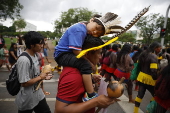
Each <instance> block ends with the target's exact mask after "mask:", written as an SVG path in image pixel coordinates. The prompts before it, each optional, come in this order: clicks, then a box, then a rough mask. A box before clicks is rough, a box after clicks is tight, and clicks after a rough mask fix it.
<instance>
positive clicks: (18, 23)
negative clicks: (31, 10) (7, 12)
mask: <svg viewBox="0 0 170 113" xmlns="http://www.w3.org/2000/svg"><path fill="white" fill-rule="evenodd" d="M26 25H27V23H26V22H25V20H24V19H22V18H20V19H18V20H16V21H14V23H13V26H15V28H16V30H18V31H21V30H22V29H24V28H25V27H26Z"/></svg>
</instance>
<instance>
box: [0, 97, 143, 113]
mask: <svg viewBox="0 0 170 113" xmlns="http://www.w3.org/2000/svg"><path fill="white" fill-rule="evenodd" d="M119 99H120V100H121V101H118V104H119V106H120V107H121V108H122V110H123V111H124V112H125V113H133V109H134V105H135V104H133V103H129V102H128V101H129V100H128V98H127V97H126V96H125V95H122V96H121V97H119ZM46 100H47V101H52V102H55V101H56V98H46ZM13 101H15V98H4V99H0V102H13ZM139 113H144V112H143V111H142V110H141V109H139Z"/></svg>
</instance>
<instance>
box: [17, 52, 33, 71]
mask: <svg viewBox="0 0 170 113" xmlns="http://www.w3.org/2000/svg"><path fill="white" fill-rule="evenodd" d="M20 56H26V57H27V58H28V59H29V60H30V63H31V66H30V68H32V64H33V61H32V58H31V57H30V55H29V54H28V53H27V52H22V54H21V55H20Z"/></svg>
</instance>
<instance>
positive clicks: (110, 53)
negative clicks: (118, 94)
mask: <svg viewBox="0 0 170 113" xmlns="http://www.w3.org/2000/svg"><path fill="white" fill-rule="evenodd" d="M117 17H118V15H116V14H114V13H110V12H109V13H106V15H104V16H100V15H96V16H94V17H93V18H91V19H90V21H89V22H80V23H77V24H75V25H72V26H71V27H69V28H68V29H67V30H66V32H65V33H64V34H63V35H62V37H61V39H60V41H59V42H58V44H57V45H56V47H55V51H54V59H55V61H56V63H57V64H58V65H59V66H63V70H62V72H61V74H60V77H59V82H58V92H57V94H56V103H55V111H54V112H55V113H68V112H72V113H79V112H86V113H94V112H95V108H96V107H98V108H106V107H108V106H109V105H111V104H113V103H114V102H116V101H118V100H117V99H115V98H109V97H108V96H106V95H98V93H97V91H96V90H95V89H94V85H96V84H100V79H101V78H102V77H103V78H105V82H111V81H113V80H117V81H119V80H120V79H121V78H122V77H124V78H125V80H124V83H125V87H126V88H127V93H128V98H129V102H130V103H134V113H138V110H139V107H140V103H141V102H142V99H143V97H144V95H145V92H146V90H148V91H149V92H150V93H151V95H152V96H153V98H152V99H151V102H152V101H155V102H156V103H157V106H156V107H155V108H154V109H155V113H165V112H166V111H167V110H168V109H170V97H169V94H170V91H169V90H168V89H169V86H170V82H169V81H170V77H169V66H170V64H169V62H170V57H169V55H170V54H169V53H168V51H169V50H170V49H166V50H165V51H163V52H162V46H161V45H160V43H158V42H153V43H151V44H150V45H148V46H140V45H133V44H129V43H125V44H124V45H123V46H122V47H121V45H120V44H116V43H114V44H110V45H107V46H105V47H104V48H98V49H93V50H91V51H88V52H87V53H86V54H85V55H84V56H83V57H81V58H77V57H76V56H77V55H78V54H80V53H81V51H82V50H86V49H89V48H93V47H96V46H100V45H102V44H104V42H103V41H102V40H101V38H100V37H101V36H103V35H106V34H111V33H113V32H115V33H117V32H118V31H114V30H117V29H120V30H121V29H122V27H121V26H118V24H119V20H117V22H118V23H115V21H114V20H115V19H116V18H117ZM112 21H113V23H114V24H112ZM115 26H116V27H115ZM0 47H1V48H0V49H1V51H2V50H3V52H1V53H3V56H2V55H1V57H0V58H1V64H0V65H1V66H2V65H3V63H6V65H7V63H8V61H9V63H10V65H11V67H12V66H13V65H14V64H15V63H17V70H18V78H19V82H20V83H21V88H20V91H19V93H18V94H17V95H16V100H15V103H16V105H17V107H18V113H32V112H33V111H34V112H35V113H51V110H50V108H49V106H48V104H47V102H46V98H45V95H46V93H47V92H45V91H44V89H43V84H42V86H41V87H40V88H38V89H37V86H38V84H39V82H41V81H42V80H45V79H46V80H50V79H51V78H52V76H51V74H49V72H47V73H43V72H42V71H41V68H42V66H44V57H46V60H47V62H48V63H50V62H51V61H49V59H48V54H47V49H49V47H48V43H47V42H46V38H44V37H43V36H42V35H41V34H40V33H38V32H35V31H30V32H28V33H26V34H25V35H24V36H18V41H17V42H16V43H11V46H10V49H9V52H8V51H7V49H6V46H5V40H4V39H3V37H2V36H1V37H0ZM49 50H50V49H49ZM42 51H44V56H43V54H42ZM23 52H26V53H27V54H28V55H29V56H30V57H31V59H32V61H33V64H32V63H30V61H29V59H28V58H27V57H26V56H20V55H21V54H22V53H23ZM8 54H9V55H8ZM162 59H167V62H164V63H166V64H165V65H164V66H163V67H160V64H161V60H162ZM134 63H137V64H138V69H139V73H138V74H136V79H135V80H134V79H133V80H132V79H131V72H132V71H133V69H134ZM98 66H101V69H100V70H97V69H98V68H97V67H98ZM11 67H9V65H8V66H7V68H8V69H9V71H10V69H11ZM98 71H99V72H98ZM97 72H98V73H97ZM133 83H135V90H136V91H138V94H137V97H136V98H135V99H133V93H132V90H133ZM97 87H99V86H97ZM160 87H161V88H160ZM161 94H164V96H163V97H162V95H161ZM120 101H121V100H120ZM148 104H149V103H148Z"/></svg>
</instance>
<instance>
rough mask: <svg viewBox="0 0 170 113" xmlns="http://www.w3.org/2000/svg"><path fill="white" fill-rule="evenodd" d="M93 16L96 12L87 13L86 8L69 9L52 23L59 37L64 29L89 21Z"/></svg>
mask: <svg viewBox="0 0 170 113" xmlns="http://www.w3.org/2000/svg"><path fill="white" fill-rule="evenodd" d="M94 14H96V12H93V11H89V10H88V9H87V8H71V9H69V10H68V11H66V12H61V16H60V18H59V19H58V20H56V21H55V22H54V25H55V32H56V33H58V34H60V36H61V34H62V33H63V32H64V31H65V29H66V28H68V27H70V26H71V25H73V24H75V23H77V22H80V21H89V20H90V18H91V17H92V16H93V15H94ZM60 36H58V37H60Z"/></svg>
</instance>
